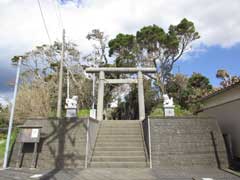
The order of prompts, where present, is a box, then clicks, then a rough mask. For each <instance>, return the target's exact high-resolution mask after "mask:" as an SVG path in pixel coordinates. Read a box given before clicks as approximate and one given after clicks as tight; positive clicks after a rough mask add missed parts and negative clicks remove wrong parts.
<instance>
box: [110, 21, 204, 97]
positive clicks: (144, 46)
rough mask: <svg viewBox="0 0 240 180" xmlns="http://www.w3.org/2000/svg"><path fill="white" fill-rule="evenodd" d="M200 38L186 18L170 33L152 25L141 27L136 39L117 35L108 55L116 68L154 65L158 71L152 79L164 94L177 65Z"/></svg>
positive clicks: (171, 27) (173, 26) (169, 29)
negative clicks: (112, 58)
mask: <svg viewBox="0 0 240 180" xmlns="http://www.w3.org/2000/svg"><path fill="white" fill-rule="evenodd" d="M199 38H200V36H199V34H198V32H196V30H195V27H194V23H193V22H191V21H188V20H187V19H185V18H184V19H183V20H182V21H181V22H180V23H179V24H177V25H170V26H169V28H168V32H165V31H164V30H163V28H161V27H159V26H157V25H150V26H145V27H143V28H141V29H140V30H139V31H137V33H136V35H135V36H134V35H124V34H118V35H117V36H116V38H114V39H112V40H111V41H110V42H109V48H110V50H109V55H110V56H112V55H113V54H114V55H115V56H116V59H115V64H116V66H133V65H135V66H136V65H137V66H155V67H156V68H157V70H158V72H157V74H155V75H153V76H151V78H152V79H153V80H154V81H155V84H156V85H157V86H158V87H159V89H160V91H161V94H164V93H165V92H166V89H165V85H166V84H167V81H168V79H169V77H170V76H171V70H172V68H173V65H174V63H175V62H176V61H177V60H178V59H179V58H180V57H181V56H182V54H183V53H184V52H185V51H186V49H187V48H188V46H189V45H190V44H191V42H192V41H194V40H196V39H199Z"/></svg>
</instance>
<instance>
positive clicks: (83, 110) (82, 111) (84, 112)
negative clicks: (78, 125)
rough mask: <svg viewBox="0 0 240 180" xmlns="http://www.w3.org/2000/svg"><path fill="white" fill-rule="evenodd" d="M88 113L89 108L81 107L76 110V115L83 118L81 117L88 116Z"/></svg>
mask: <svg viewBox="0 0 240 180" xmlns="http://www.w3.org/2000/svg"><path fill="white" fill-rule="evenodd" d="M89 115H90V110H89V109H81V110H79V111H78V117H79V118H83V117H89Z"/></svg>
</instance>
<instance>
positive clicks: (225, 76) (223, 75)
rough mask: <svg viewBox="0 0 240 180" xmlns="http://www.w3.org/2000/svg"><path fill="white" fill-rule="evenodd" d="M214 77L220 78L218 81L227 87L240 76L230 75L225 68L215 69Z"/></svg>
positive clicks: (239, 78) (238, 79) (239, 79)
mask: <svg viewBox="0 0 240 180" xmlns="http://www.w3.org/2000/svg"><path fill="white" fill-rule="evenodd" d="M216 77H217V78H218V79H221V80H222V81H221V82H220V84H221V85H222V86H223V87H227V86H229V85H231V84H234V83H236V82H238V81H240V77H238V76H231V75H230V74H229V73H228V72H227V71H226V70H225V69H219V70H217V73H216Z"/></svg>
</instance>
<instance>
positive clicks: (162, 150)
mask: <svg viewBox="0 0 240 180" xmlns="http://www.w3.org/2000/svg"><path fill="white" fill-rule="evenodd" d="M150 127H151V128H150V130H151V153H152V165H153V167H161V168H176V167H192V166H204V167H219V166H220V167H221V168H225V167H228V160H227V155H226V149H225V144H224V140H223V137H222V133H221V131H220V129H219V127H218V125H217V123H216V121H215V120H214V119H210V118H197V117H188V118H150Z"/></svg>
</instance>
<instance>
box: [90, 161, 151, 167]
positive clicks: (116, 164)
mask: <svg viewBox="0 0 240 180" xmlns="http://www.w3.org/2000/svg"><path fill="white" fill-rule="evenodd" d="M90 167H92V168H144V167H147V163H146V162H109V163H107V162H92V163H91V165H90Z"/></svg>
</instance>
